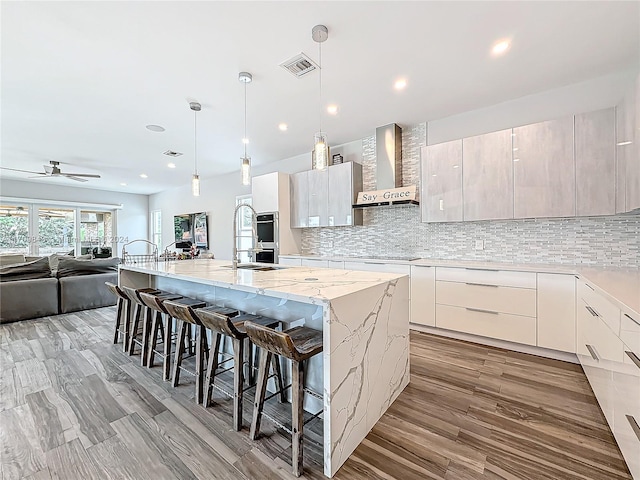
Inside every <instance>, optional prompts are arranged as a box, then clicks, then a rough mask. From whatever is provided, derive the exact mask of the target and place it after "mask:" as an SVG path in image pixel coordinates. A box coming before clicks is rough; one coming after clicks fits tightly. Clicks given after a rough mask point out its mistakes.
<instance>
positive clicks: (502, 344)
mask: <svg viewBox="0 0 640 480" xmlns="http://www.w3.org/2000/svg"><path fill="white" fill-rule="evenodd" d="M409 328H410V329H411V330H415V331H417V332H425V333H431V334H433V335H439V336H441V337H448V338H455V339H457V340H464V341H466V342H473V343H479V344H481V345H489V346H490V347H498V348H504V349H505V350H513V351H514V352H520V353H528V354H530V355H537V356H539V357H545V358H552V359H554V360H561V361H563V362H570V363H580V362H579V361H578V357H577V356H576V354H575V353H569V352H560V351H558V350H551V349H550V348H543V347H534V346H532V345H523V344H521V343H515V342H508V341H506V340H498V339H496V338H489V337H481V336H479V335H473V334H471V333H464V332H456V331H454V330H446V329H444V328H437V327H429V326H427V325H418V324H416V323H409Z"/></svg>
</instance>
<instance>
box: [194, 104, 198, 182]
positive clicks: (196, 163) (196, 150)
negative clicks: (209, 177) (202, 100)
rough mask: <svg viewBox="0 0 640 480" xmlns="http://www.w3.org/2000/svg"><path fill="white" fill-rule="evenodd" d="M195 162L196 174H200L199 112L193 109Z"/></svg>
mask: <svg viewBox="0 0 640 480" xmlns="http://www.w3.org/2000/svg"><path fill="white" fill-rule="evenodd" d="M193 162H194V166H195V175H197V174H198V112H197V111H195V110H194V111H193Z"/></svg>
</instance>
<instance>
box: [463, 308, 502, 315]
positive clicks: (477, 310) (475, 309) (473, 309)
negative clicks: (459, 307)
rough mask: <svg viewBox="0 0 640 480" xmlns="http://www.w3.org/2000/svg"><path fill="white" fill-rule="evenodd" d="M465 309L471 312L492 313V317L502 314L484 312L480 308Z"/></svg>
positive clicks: (489, 311)
mask: <svg viewBox="0 0 640 480" xmlns="http://www.w3.org/2000/svg"><path fill="white" fill-rule="evenodd" d="M465 308H466V309H467V310H469V311H470V312H480V313H490V314H491V315H500V312H493V311H491V310H482V309H480V308H469V307H465Z"/></svg>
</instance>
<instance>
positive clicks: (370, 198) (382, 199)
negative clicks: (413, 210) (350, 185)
mask: <svg viewBox="0 0 640 480" xmlns="http://www.w3.org/2000/svg"><path fill="white" fill-rule="evenodd" d="M415 199H416V186H415V185H408V186H406V187H400V188H387V189H386V190H374V191H371V192H360V193H358V199H357V200H356V203H355V204H356V205H367V204H372V203H391V202H402V201H410V200H413V201H415Z"/></svg>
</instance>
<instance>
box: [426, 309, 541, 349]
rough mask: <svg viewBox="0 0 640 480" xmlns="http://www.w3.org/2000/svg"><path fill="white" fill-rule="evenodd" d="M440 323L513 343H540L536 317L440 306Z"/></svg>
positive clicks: (437, 314)
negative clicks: (537, 338)
mask: <svg viewBox="0 0 640 480" xmlns="http://www.w3.org/2000/svg"><path fill="white" fill-rule="evenodd" d="M436 326H437V327H439V328H447V329H449V330H455V331H458V332H466V333H472V334H474V335H481V336H483V337H492V338H497V339H500V340H507V341H510V342H517V343H524V344H527V345H535V344H536V319H535V318H532V317H523V316H519V315H510V314H506V313H486V312H481V311H476V310H469V309H468V308H464V307H452V306H450V305H436Z"/></svg>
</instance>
